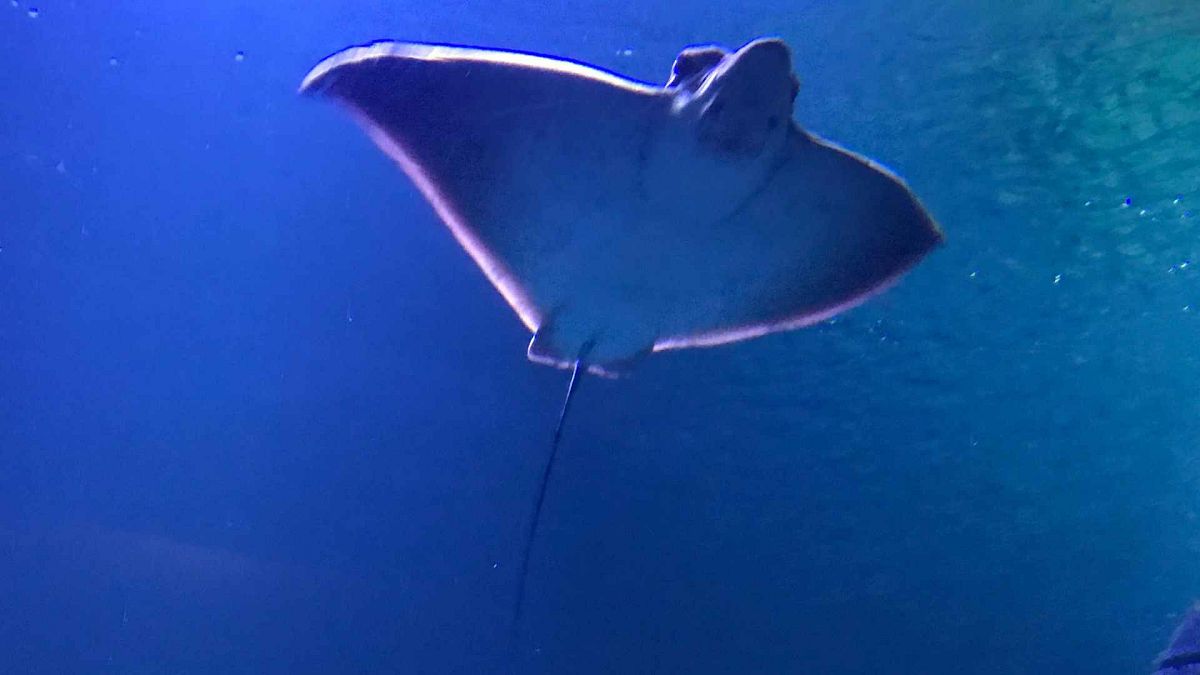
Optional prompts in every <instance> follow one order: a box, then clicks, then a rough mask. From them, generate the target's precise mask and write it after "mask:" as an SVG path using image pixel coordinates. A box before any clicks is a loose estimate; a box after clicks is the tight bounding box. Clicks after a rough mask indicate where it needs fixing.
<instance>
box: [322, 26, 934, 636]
mask: <svg viewBox="0 0 1200 675" xmlns="http://www.w3.org/2000/svg"><path fill="white" fill-rule="evenodd" d="M301 90H302V91H303V92H307V93H320V94H325V95H327V96H330V97H332V98H334V99H335V100H337V101H338V102H340V103H341V104H343V105H344V106H345V107H346V108H347V109H348V110H349V111H350V112H351V113H352V114H353V116H354V117H355V118H356V119H357V120H358V122H359V123H360V124H361V125H362V126H363V127H364V128H365V129H366V131H367V133H368V134H369V135H370V136H371V138H372V139H373V140H374V141H375V142H376V143H377V144H378V145H379V147H380V148H382V149H383V150H384V151H385V152H386V153H387V154H388V155H389V156H391V157H392V158H393V159H394V160H395V161H396V162H397V163H398V164H399V165H400V167H401V168H402V169H403V170H404V172H405V173H406V174H407V175H408V177H409V178H410V179H412V181H413V182H414V183H415V184H416V186H417V187H418V188H419V189H420V191H421V192H422V193H423V194H424V196H425V197H426V198H427V199H428V200H429V202H430V203H431V204H432V205H433V207H434V209H435V210H436V211H437V213H438V215H439V216H440V217H441V218H442V220H443V221H444V222H445V223H446V225H447V226H449V228H450V230H451V231H452V232H453V234H454V236H455V238H456V239H457V240H458V242H459V243H460V244H461V245H462V246H463V248H464V249H466V251H467V252H468V253H469V254H470V255H471V257H472V258H473V259H474V260H475V262H476V263H477V264H478V265H479V267H480V268H481V269H482V270H483V272H484V274H486V275H487V277H488V279H490V280H491V282H492V283H493V284H494V285H495V286H496V288H497V289H498V290H499V291H500V293H501V294H502V295H503V296H504V298H505V299H506V300H507V301H508V303H509V304H510V305H511V306H512V307H513V309H514V310H516V312H517V315H518V316H519V317H520V318H521V321H522V322H524V324H525V325H526V326H527V327H528V328H529V330H530V331H532V332H533V333H534V336H533V339H532V340H531V342H530V344H529V350H528V354H529V357H530V358H531V359H533V360H534V361H537V362H540V363H548V364H552V365H556V366H560V367H569V366H573V368H574V371H573V373H572V376H571V385H570V387H569V388H568V391H567V399H566V401H565V402H564V404H563V410H562V413H561V414H560V416H559V425H558V428H557V429H556V430H555V434H554V442H553V444H552V446H551V452H550V455H549V459H548V460H547V463H546V467H545V472H544V473H543V475H542V481H541V485H540V491H539V493H538V496H537V501H536V503H535V506H534V510H533V517H532V519H531V524H530V528H529V530H528V534H527V538H526V542H525V548H524V552H523V557H522V559H521V567H520V576H519V578H518V579H519V581H518V584H519V585H518V590H517V593H516V602H515V606H514V613H513V627H514V629H515V628H516V627H517V626H518V625H519V623H520V615H521V606H522V601H523V598H524V586H525V578H526V573H527V569H528V567H527V566H528V561H529V553H530V547H531V546H532V543H533V541H534V537H535V534H536V532H537V524H538V520H539V515H540V513H541V509H542V501H543V499H544V498H545V495H546V485H547V483H548V481H549V477H550V474H551V471H552V469H553V466H554V458H555V456H556V453H557V449H558V440H559V437H560V434H561V431H562V422H563V419H564V418H565V417H566V413H567V410H568V407H569V405H570V402H571V394H572V392H574V391H575V385H576V382H577V381H578V378H579V374H580V370H581V368H584V367H586V368H588V369H590V370H592V371H594V372H599V373H605V372H613V371H614V370H619V369H621V368H622V367H623V366H625V365H626V364H628V362H630V361H631V360H633V359H636V358H637V357H639V356H642V355H644V354H647V353H650V352H653V351H660V350H665V349H678V348H685V347H699V346H708V345H718V344H724V343H729V342H736V341H739V340H744V339H748V338H753V337H757V336H760V335H765V334H767V333H772V332H776V331H782V330H789V329H793V328H799V327H802V326H806V325H809V324H812V323H814V322H817V321H820V320H822V319H824V318H827V317H830V316H832V315H834V314H836V313H837V312H839V311H842V310H844V309H847V308H850V307H852V306H854V305H856V304H858V303H860V302H862V301H864V300H866V299H867V298H869V297H870V296H871V295H873V294H875V293H877V292H879V291H881V290H883V289H884V288H886V287H887V286H888V285H889V284H890V283H892V282H893V281H895V280H896V279H897V278H898V277H899V276H900V275H901V274H903V273H904V272H905V271H906V270H907V269H909V268H910V267H911V266H913V265H914V264H915V263H916V262H917V261H919V260H920V259H921V258H922V257H923V256H924V255H926V254H927V253H928V252H929V251H930V250H932V249H933V248H934V247H935V246H936V245H937V244H938V243H939V242H940V241H941V238H942V236H941V232H940V231H939V229H938V227H937V226H936V225H935V224H934V222H933V220H932V219H931V218H930V216H929V215H928V213H926V211H925V209H924V208H922V207H921V205H920V204H919V203H918V201H917V200H916V198H915V197H914V196H913V195H912V193H911V192H910V191H909V190H908V188H907V187H906V186H905V185H904V183H903V182H901V181H900V180H899V179H898V178H897V177H896V176H895V175H893V174H892V173H891V172H889V171H887V170H886V169H884V168H882V167H881V166H879V165H878V164H876V163H874V162H872V161H870V160H868V159H866V158H864V157H861V156H859V155H856V154H854V153H851V152H848V151H846V150H843V149H841V148H839V147H837V146H835V145H833V144H831V143H829V142H827V141H824V140H822V139H820V138H818V137H816V136H814V135H813V134H810V133H808V132H806V131H804V130H803V129H801V128H800V127H799V126H798V125H797V124H796V123H795V122H794V121H793V120H792V106H793V101H794V99H795V97H796V95H797V92H798V90H799V82H798V80H797V78H796V76H795V75H794V74H793V72H792V63H791V55H790V53H789V51H788V49H787V47H786V46H785V45H784V44H783V43H782V42H781V41H779V40H775V39H762V40H755V41H753V42H750V43H749V44H747V45H745V46H743V47H742V48H740V49H738V50H736V51H730V50H727V49H724V48H721V47H716V46H704V47H693V48H689V49H686V50H684V51H683V52H682V53H681V54H679V56H678V58H677V59H676V60H675V64H674V68H673V69H672V72H671V75H670V78H669V79H668V81H667V82H666V84H664V85H662V86H657V85H651V84H646V83H642V82H636V81H633V80H630V79H627V78H624V77H621V76H619V75H615V74H613V73H610V72H607V71H604V70H600V69H598V68H594V67H591V66H588V65H584V64H580V63H575V62H572V61H566V60H562V59H556V58H551V57H546V56H539V55H535V54H526V53H518V52H508V51H499V50H489V49H478V48H473V47H457V46H449V45H430V44H414V43H398V42H380V43H375V44H372V45H367V46H364V47H354V48H351V49H347V50H345V51H342V52H339V53H337V54H334V55H333V56H330V57H329V58H327V59H326V60H325V61H323V62H321V63H320V64H319V65H318V66H317V67H316V68H314V69H313V70H312V72H311V73H309V75H308V77H307V78H305V80H304V83H303V85H302V86H301ZM514 646H515V640H514Z"/></svg>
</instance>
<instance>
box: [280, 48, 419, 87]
mask: <svg viewBox="0 0 1200 675" xmlns="http://www.w3.org/2000/svg"><path fill="white" fill-rule="evenodd" d="M434 46H435V45H426V44H421V43H416V42H400V41H396V40H377V41H375V42H371V43H368V44H364V45H358V46H355V47H347V48H346V49H342V50H339V51H337V52H334V53H333V54H330V55H329V56H327V57H325V58H324V59H321V61H320V63H318V64H317V65H315V66H313V68H312V70H310V71H308V74H307V75H305V76H304V80H303V81H302V82H301V83H300V87H299V89H297V93H299V94H305V95H310V96H311V95H317V94H323V93H327V92H328V91H329V90H330V88H331V87H332V86H333V85H334V83H335V82H336V81H337V75H338V71H339V70H342V69H345V68H352V67H354V66H358V65H362V64H364V63H368V62H371V61H376V60H379V59H387V58H396V57H413V58H420V57H422V56H425V55H426V54H427V53H428V52H429V51H430V50H431V49H432V48H433V47H434Z"/></svg>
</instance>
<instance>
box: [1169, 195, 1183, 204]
mask: <svg viewBox="0 0 1200 675" xmlns="http://www.w3.org/2000/svg"><path fill="white" fill-rule="evenodd" d="M1181 201H1183V195H1180V196H1178V197H1176V198H1175V201H1173V202H1171V203H1172V204H1178V203H1179V202H1181Z"/></svg>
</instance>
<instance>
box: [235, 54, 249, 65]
mask: <svg viewBox="0 0 1200 675" xmlns="http://www.w3.org/2000/svg"><path fill="white" fill-rule="evenodd" d="M233 60H234V61H237V62H238V63H241V62H242V61H245V60H246V52H238V53H236V54H234V55H233Z"/></svg>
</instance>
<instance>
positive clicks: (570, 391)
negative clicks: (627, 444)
mask: <svg viewBox="0 0 1200 675" xmlns="http://www.w3.org/2000/svg"><path fill="white" fill-rule="evenodd" d="M588 347H590V345H587V346H585V347H584V349H583V351H581V352H580V354H579V358H577V359H576V360H575V365H574V367H573V368H572V369H571V383H570V384H569V385H567V397H566V398H565V399H564V400H563V406H562V412H560V413H559V414H558V426H556V427H555V428H554V440H553V441H552V442H551V444H550V457H549V458H548V459H547V460H546V469H545V470H544V471H543V472H542V484H541V487H540V488H539V489H538V496H537V501H535V502H534V503H533V518H532V519H531V520H530V522H529V533H528V534H527V535H526V537H525V549H524V551H522V552H521V571H520V576H518V577H517V596H516V598H515V599H514V601H513V612H512V638H511V640H512V655H513V659H516V656H517V644H518V638H519V637H520V629H521V612H522V610H523V609H524V607H525V579H526V578H527V577H528V576H529V553H530V552H531V551H532V550H533V541H534V539H535V538H536V537H537V530H538V522H540V521H541V518H542V502H544V501H546V486H547V485H549V484H550V473H551V472H552V471H553V470H554V459H555V458H556V457H557V456H558V442H559V440H560V439H561V438H562V432H563V422H565V421H566V419H567V411H568V410H570V408H571V400H572V399H573V398H574V396H575V391H576V390H577V389H578V388H579V375H580V371H581V370H582V366H583V359H584V357H585V356H586V355H587V351H588Z"/></svg>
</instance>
